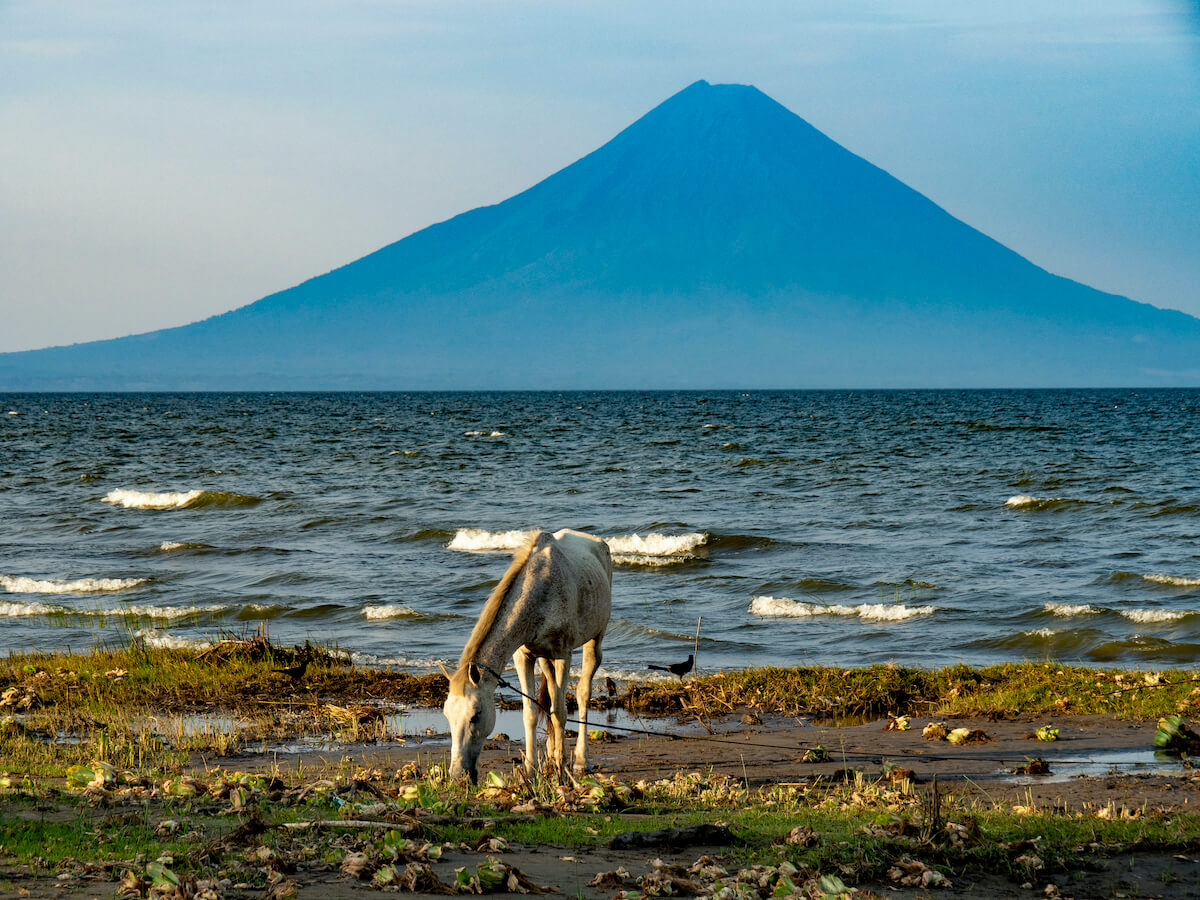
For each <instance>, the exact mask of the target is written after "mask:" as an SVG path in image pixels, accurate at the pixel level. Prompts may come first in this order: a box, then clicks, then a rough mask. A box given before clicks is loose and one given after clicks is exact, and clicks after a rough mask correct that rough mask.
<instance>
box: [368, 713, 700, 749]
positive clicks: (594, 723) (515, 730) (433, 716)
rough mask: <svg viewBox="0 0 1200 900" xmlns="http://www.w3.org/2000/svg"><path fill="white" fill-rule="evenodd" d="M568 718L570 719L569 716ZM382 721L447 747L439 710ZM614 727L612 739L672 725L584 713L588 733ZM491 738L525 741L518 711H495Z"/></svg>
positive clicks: (623, 715) (397, 715)
mask: <svg viewBox="0 0 1200 900" xmlns="http://www.w3.org/2000/svg"><path fill="white" fill-rule="evenodd" d="M568 718H574V715H573V714H572V715H571V716H569V717H568ZM385 721H386V722H387V728H388V733H389V734H394V735H396V736H397V737H413V736H415V737H420V738H422V739H424V740H426V741H437V740H442V741H445V742H447V743H449V741H450V732H449V731H448V730H447V729H448V728H449V727H450V726H449V725H448V724H447V722H446V716H445V715H444V714H443V713H442V711H441V710H440V709H428V708H424V707H419V708H414V709H402V710H400V711H399V712H397V713H395V714H394V715H390V716H388V717H387V718H386V719H385ZM608 725H612V726H615V727H614V729H613V731H614V734H613V737H620V736H621V735H622V734H628V732H626V731H622V730H620V729H624V728H645V729H647V730H648V731H665V730H671V729H672V728H673V727H674V728H678V726H676V725H675V722H674V720H673V719H668V720H667V721H666V722H665V723H664V722H662V721H660V720H658V719H645V718H639V717H638V716H634V715H631V714H630V713H628V712H626V711H625V710H623V709H610V710H592V711H591V712H589V713H588V730H589V731H591V730H594V729H597V728H599V729H601V730H603V729H604V728H605V726H608ZM575 727H576V726H575V725H574V724H572V723H571V722H569V721H568V722H567V729H568V730H574V728H575ZM492 733H493V734H507V735H508V736H509V737H511V738H512V739H513V740H517V741H522V740H524V739H525V722H524V719H522V718H521V710H519V709H497V710H496V724H495V726H494V727H493V728H492Z"/></svg>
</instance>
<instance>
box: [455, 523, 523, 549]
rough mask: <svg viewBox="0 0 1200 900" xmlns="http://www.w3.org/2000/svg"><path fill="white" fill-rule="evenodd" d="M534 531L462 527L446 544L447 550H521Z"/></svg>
mask: <svg viewBox="0 0 1200 900" xmlns="http://www.w3.org/2000/svg"><path fill="white" fill-rule="evenodd" d="M531 534H533V531H485V530H484V529H482V528H460V529H458V531H456V532H455V533H454V537H453V538H451V539H450V543H449V544H447V545H446V549H447V550H461V551H463V552H465V553H496V552H500V551H505V550H507V551H512V550H520V549H521V548H522V547H524V546H525V542H526V541H528V540H529V536H530V535H531Z"/></svg>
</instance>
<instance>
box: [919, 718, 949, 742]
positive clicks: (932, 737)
mask: <svg viewBox="0 0 1200 900" xmlns="http://www.w3.org/2000/svg"><path fill="white" fill-rule="evenodd" d="M949 733H950V730H949V729H948V728H947V727H946V723H945V722H930V723H929V724H928V725H926V726H925V727H924V728H922V729H921V737H923V738H925V740H927V741H944V740H945V739H946V735H947V734H949Z"/></svg>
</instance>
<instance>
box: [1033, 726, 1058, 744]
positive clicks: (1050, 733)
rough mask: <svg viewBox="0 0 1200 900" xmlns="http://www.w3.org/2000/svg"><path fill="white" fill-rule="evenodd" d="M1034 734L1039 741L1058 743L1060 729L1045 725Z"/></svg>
mask: <svg viewBox="0 0 1200 900" xmlns="http://www.w3.org/2000/svg"><path fill="white" fill-rule="evenodd" d="M1034 734H1035V735H1037V739H1038V740H1039V741H1057V740H1058V729H1057V728H1055V727H1054V726H1053V725H1043V726H1042V727H1041V728H1039V729H1038V730H1037V731H1035V732H1034Z"/></svg>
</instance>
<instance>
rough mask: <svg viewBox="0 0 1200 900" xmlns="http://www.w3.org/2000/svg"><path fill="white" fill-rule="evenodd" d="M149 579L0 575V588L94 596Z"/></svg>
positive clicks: (13, 592)
mask: <svg viewBox="0 0 1200 900" xmlns="http://www.w3.org/2000/svg"><path fill="white" fill-rule="evenodd" d="M149 580H150V579H148V578H77V579H75V580H73V581H55V580H52V579H39V578H26V577H25V576H22V575H0V588H4V590H6V591H8V593H10V594H93V593H100V592H105V591H124V590H127V589H128V588H131V587H137V586H138V585H139V584H145V583H146V582H147V581H149Z"/></svg>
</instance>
